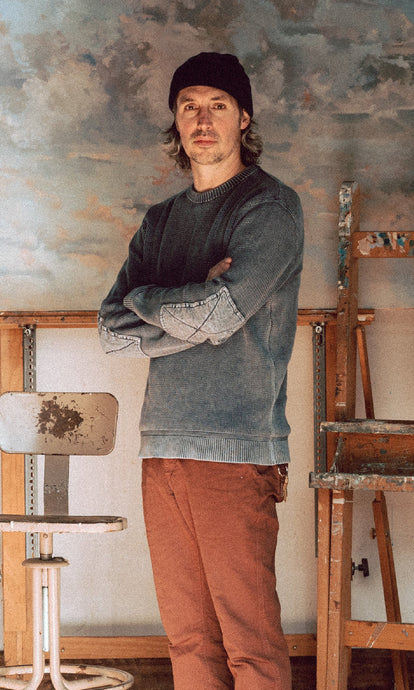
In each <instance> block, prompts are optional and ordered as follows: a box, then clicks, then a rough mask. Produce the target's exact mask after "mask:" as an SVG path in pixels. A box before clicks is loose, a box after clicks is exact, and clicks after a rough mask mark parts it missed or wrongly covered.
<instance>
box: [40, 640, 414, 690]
mask: <svg viewBox="0 0 414 690" xmlns="http://www.w3.org/2000/svg"><path fill="white" fill-rule="evenodd" d="M407 656H408V666H409V673H410V681H411V682H410V688H414V653H413V652H408V654H407ZM84 663H87V664H92V665H96V664H99V663H104V664H105V665H107V666H114V667H116V668H120V669H126V670H128V671H129V672H130V673H132V675H133V676H134V678H135V684H134V686H133V688H134V690H173V687H174V686H173V681H172V673H171V665H170V662H169V660H168V659H111V660H109V661H108V660H105V661H104V662H100V661H99V660H88V661H85V662H84ZM292 674H293V690H316V662H315V658H314V657H293V658H292ZM50 688H51V685H50V683H49V682H48V681H46V682H44V683H42V685H41V690H50ZM393 689H394V681H393V674H392V665H391V660H390V657H389V653H388V652H383V651H380V650H368V651H367V650H354V651H353V655H352V669H351V679H350V683H349V686H348V690H393ZM194 690H197V688H196V687H195V688H194ZM252 690H260V689H259V688H257V689H256V688H252Z"/></svg>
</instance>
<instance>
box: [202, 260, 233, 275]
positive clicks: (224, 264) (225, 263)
mask: <svg viewBox="0 0 414 690" xmlns="http://www.w3.org/2000/svg"><path fill="white" fill-rule="evenodd" d="M231 262H232V259H231V258H230V257H229V256H228V257H227V258H226V259H222V260H221V261H219V262H218V264H216V265H215V266H213V268H210V270H209V272H208V275H207V280H213V278H218V277H219V276H221V274H222V273H225V272H226V271H228V270H229V268H230V266H231Z"/></svg>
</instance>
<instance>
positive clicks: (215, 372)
mask: <svg viewBox="0 0 414 690" xmlns="http://www.w3.org/2000/svg"><path fill="white" fill-rule="evenodd" d="M302 252H303V218H302V210H301V205H300V201H299V199H298V196H297V194H296V193H295V192H294V191H293V190H292V189H290V188H289V187H287V186H286V185H284V184H283V183H282V182H280V181H279V180H277V179H276V178H274V177H272V176H270V175H269V174H267V173H265V172H264V171H263V170H262V169H261V168H260V167H258V166H255V165H254V166H250V167H248V168H246V169H245V170H243V171H242V172H241V173H239V174H238V175H236V176H235V177H233V178H231V179H230V180H228V181H227V182H225V183H224V184H222V185H220V186H219V187H216V188H214V189H211V190H209V191H206V192H196V191H195V190H194V189H193V188H189V189H187V190H185V191H183V192H181V193H179V194H178V195H176V196H174V197H172V198H170V199H168V200H166V201H164V202H162V203H160V204H157V205H155V206H153V207H151V208H150V209H149V211H148V212H147V214H146V216H145V218H144V221H143V223H142V226H141V228H140V229H139V231H138V232H137V233H136V234H135V236H134V237H133V238H132V241H131V243H130V248H129V255H128V258H127V260H126V262H125V264H124V265H123V267H122V269H121V271H120V273H119V275H118V277H117V280H116V282H115V284H114V286H113V288H112V290H111V291H110V293H109V294H108V296H107V297H106V299H105V300H104V301H103V303H102V306H101V309H100V313H99V320H98V324H99V334H100V339H101V343H102V346H103V348H104V350H105V352H107V353H109V354H114V355H123V356H132V357H149V358H151V361H150V369H149V377H148V382H147V389H146V394H145V400H144V405H143V409H142V414H141V449H140V456H141V457H164V458H193V459H199V460H213V461H219V462H248V463H256V464H263V465H272V464H277V463H284V462H288V461H289V450H288V435H289V431H290V428H289V425H288V422H287V420H286V416H285V404H286V380H287V366H288V362H289V359H290V355H291V352H292V346H293V340H294V336H295V330H296V322H297V296H298V289H299V281H300V273H301V268H302ZM225 257H231V258H232V264H231V267H230V268H229V269H228V270H227V271H226V272H225V273H223V274H222V275H220V276H219V277H218V278H214V279H213V280H209V281H207V280H206V278H207V274H208V271H209V269H210V268H211V267H212V266H214V265H215V264H216V263H218V262H219V261H220V260H221V259H223V258H225Z"/></svg>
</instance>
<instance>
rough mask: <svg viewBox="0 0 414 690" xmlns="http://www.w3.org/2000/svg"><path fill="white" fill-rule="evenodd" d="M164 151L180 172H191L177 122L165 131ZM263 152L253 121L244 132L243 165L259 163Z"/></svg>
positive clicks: (241, 151) (242, 139) (242, 138)
mask: <svg viewBox="0 0 414 690" xmlns="http://www.w3.org/2000/svg"><path fill="white" fill-rule="evenodd" d="M163 149H164V151H165V153H166V154H167V156H169V157H170V158H172V159H173V160H174V161H175V164H176V166H177V168H179V169H180V170H190V169H191V162H190V159H189V157H188V156H187V154H186V152H185V151H184V149H183V147H182V145H181V138H180V133H179V131H178V129H177V127H176V125H175V121H174V122H173V124H172V125H171V127H169V128H168V129H166V130H165V131H164V141H163ZM262 150H263V142H262V139H261V136H260V134H259V133H258V131H257V123H256V122H255V121H254V120H253V119H252V120H250V123H249V125H248V126H247V127H246V129H244V130H242V133H241V142H240V154H241V159H242V163H243V165H252V164H254V163H259V161H260V156H261V154H262Z"/></svg>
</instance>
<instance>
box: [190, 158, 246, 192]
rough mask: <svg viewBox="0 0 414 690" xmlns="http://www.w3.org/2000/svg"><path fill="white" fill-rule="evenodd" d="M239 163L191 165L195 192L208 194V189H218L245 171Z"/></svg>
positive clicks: (243, 166)
mask: <svg viewBox="0 0 414 690" xmlns="http://www.w3.org/2000/svg"><path fill="white" fill-rule="evenodd" d="M245 167H246V166H245V165H243V163H242V162H241V161H238V163H237V164H233V165H227V166H223V165H222V163H218V164H216V165H214V164H213V165H199V164H198V163H192V165H191V172H192V175H193V181H194V188H195V190H196V191H197V192H208V191H209V190H210V189H214V188H215V187H219V186H220V185H221V184H224V183H225V182H227V180H230V179H231V178H232V177H234V176H235V175H237V174H238V173H239V172H241V171H242V170H244V169H245Z"/></svg>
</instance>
